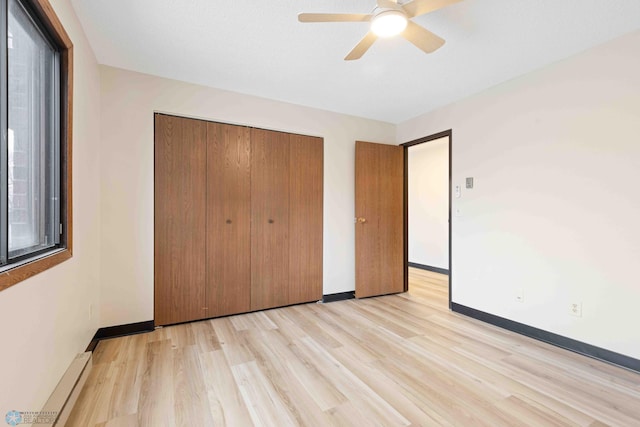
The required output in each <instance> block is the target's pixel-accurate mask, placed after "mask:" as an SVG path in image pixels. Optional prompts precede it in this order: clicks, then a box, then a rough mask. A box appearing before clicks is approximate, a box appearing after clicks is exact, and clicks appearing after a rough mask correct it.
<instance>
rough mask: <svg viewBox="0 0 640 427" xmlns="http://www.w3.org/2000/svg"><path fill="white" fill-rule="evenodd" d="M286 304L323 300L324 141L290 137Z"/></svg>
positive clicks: (305, 137) (299, 136) (297, 136)
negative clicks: (287, 287) (287, 286)
mask: <svg viewBox="0 0 640 427" xmlns="http://www.w3.org/2000/svg"><path fill="white" fill-rule="evenodd" d="M289 138H290V174H289V206H290V210H289V301H288V303H289V304H298V303H301V302H308V301H318V300H320V299H322V197H323V193H322V188H323V183H322V180H323V140H322V138H314V137H311V136H303V135H293V134H292V135H290V137H289Z"/></svg>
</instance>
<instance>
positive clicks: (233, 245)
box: [203, 123, 251, 317]
mask: <svg viewBox="0 0 640 427" xmlns="http://www.w3.org/2000/svg"><path fill="white" fill-rule="evenodd" d="M249 138H250V130H249V128H246V127H241V126H233V125H225V124H219V123H208V124H207V193H206V194H207V228H206V236H207V287H206V301H207V317H215V316H224V315H227V314H234V313H242V312H246V311H249V310H250V309H251V227H250V221H251V218H250V215H251V167H250V153H251V150H250V141H249ZM203 233H204V230H203Z"/></svg>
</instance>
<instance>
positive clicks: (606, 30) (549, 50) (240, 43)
mask: <svg viewBox="0 0 640 427" xmlns="http://www.w3.org/2000/svg"><path fill="white" fill-rule="evenodd" d="M72 3H73V5H74V7H75V9H76V12H77V14H78V16H79V18H80V21H81V22H82V25H83V26H84V29H85V32H86V34H87V36H88V38H89V41H90V43H91V45H92V47H93V49H94V51H95V54H96V56H97V58H98V61H99V62H100V63H101V64H106V65H110V66H114V67H119V68H125V69H129V70H134V71H139V72H143V73H148V74H154V75H157V76H162V77H167V78H173V79H178V80H183V81H187V82H192V83H198V84H202V85H206V86H212V87H216V88H221V89H227V90H232V91H236V92H242V93H247V94H251V95H257V96H261V97H266V98H271V99H277V100H282V101H287V102H291V103H295V104H301V105H307V106H311V107H316V108H321V109H325V110H330V111H336V112H340V113H346V114H351V115H355V116H361V117H367V118H372V119H378V120H382V121H387V122H391V123H398V122H401V121H404V120H406V119H409V118H411V117H414V116H417V115H419V114H422V113H425V112H427V111H430V110H433V109H435V108H437V107H439V106H442V105H446V104H449V103H451V102H454V101H456V100H458V99H461V98H464V97H466V96H469V95H471V94H473V93H476V92H479V91H481V90H483V89H485V88H488V87H490V86H493V85H495V84H497V83H500V82H503V81H506V80H509V79H511V78H514V77H516V76H519V75H522V74H524V73H527V72H529V71H532V70H534V69H537V68H540V67H543V66H545V65H547V64H550V63H552V62H555V61H558V60H560V59H563V58H566V57H568V56H570V55H573V54H575V53H578V52H581V51H583V50H585V49H588V48H589V47H592V46H595V45H598V44H601V43H603V42H605V41H607V40H610V39H613V38H615V37H617V36H620V35H623V34H626V33H629V32H632V31H635V30H639V29H640V0H466V1H463V2H461V3H457V4H454V5H452V6H449V7H447V8H445V9H442V10H439V11H437V12H434V13H431V14H428V15H424V16H420V17H417V18H415V19H414V20H415V21H416V22H417V23H419V24H421V25H423V26H425V27H427V28H428V29H429V30H431V31H433V32H435V33H436V34H438V35H440V36H441V37H443V38H444V39H446V40H447V43H446V44H445V45H444V47H442V48H441V49H440V50H438V51H436V52H435V53H433V54H431V55H426V54H424V53H422V52H421V51H419V50H418V49H417V48H416V47H414V46H413V45H411V44H410V43H409V42H407V41H405V40H404V39H401V38H398V39H390V40H389V39H387V40H379V41H377V42H376V43H375V44H374V45H373V47H372V48H371V49H370V50H369V51H368V52H367V53H366V54H365V55H364V56H363V58H362V59H360V60H357V61H344V60H343V58H344V56H345V55H346V54H347V53H348V52H349V51H350V50H351V49H352V48H353V46H354V45H355V44H356V43H357V42H358V41H359V40H360V39H361V38H362V37H363V36H364V34H365V33H366V32H367V29H368V26H367V25H368V24H366V23H324V24H302V23H299V22H298V21H297V14H298V13H300V12H346V13H368V12H370V11H371V10H372V9H373V7H374V5H375V0H304V1H301V0H269V1H267V0H228V1H221V0H182V1H179V0H72ZM401 3H402V2H401ZM638 53H639V54H640V46H639V47H638Z"/></svg>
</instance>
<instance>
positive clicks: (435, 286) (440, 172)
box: [401, 130, 452, 309]
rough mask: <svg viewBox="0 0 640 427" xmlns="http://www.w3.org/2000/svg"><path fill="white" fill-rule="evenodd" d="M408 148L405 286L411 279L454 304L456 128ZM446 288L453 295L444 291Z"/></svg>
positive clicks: (405, 150)
mask: <svg viewBox="0 0 640 427" xmlns="http://www.w3.org/2000/svg"><path fill="white" fill-rule="evenodd" d="M401 145H402V146H403V147H404V155H405V161H404V180H405V185H404V191H405V197H404V200H405V207H404V217H405V227H404V230H405V239H404V245H405V248H404V250H405V261H406V263H405V269H406V274H405V278H406V280H405V291H408V290H409V286H410V284H411V283H414V284H416V286H419V287H420V288H421V290H424V291H425V292H429V293H433V294H434V295H440V297H441V298H442V299H443V301H446V302H445V303H446V304H448V307H449V309H450V308H451V301H452V295H451V294H452V292H451V289H452V286H451V282H452V281H451V271H452V270H451V265H452V260H451V194H452V188H451V186H452V182H451V169H452V168H451V165H452V151H451V147H452V131H451V130H447V131H444V132H440V133H437V134H434V135H430V136H427V137H424V138H419V139H416V140H413V141H409V142H407V143H404V144H401ZM443 293H446V294H448V295H446V298H445V295H443Z"/></svg>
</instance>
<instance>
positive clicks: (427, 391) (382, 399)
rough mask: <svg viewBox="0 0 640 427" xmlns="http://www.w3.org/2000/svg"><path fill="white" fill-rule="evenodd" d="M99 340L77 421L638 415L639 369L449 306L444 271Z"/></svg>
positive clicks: (616, 421)
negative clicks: (395, 289)
mask: <svg viewBox="0 0 640 427" xmlns="http://www.w3.org/2000/svg"><path fill="white" fill-rule="evenodd" d="M409 283H410V285H409V286H410V288H409V292H407V293H403V294H396V295H389V296H384V297H376V298H369V299H364V300H348V301H339V302H334V303H328V304H315V303H314V304H304V305H298V306H291V307H283V308H278V309H273V310H268V311H261V312H254V313H248V314H242V315H237V316H229V317H223V318H216V319H211V320H205V321H200V322H194V323H187V324H181V325H175V326H170V327H165V328H161V329H157V330H155V331H154V332H151V333H148V334H140V335H132V336H128V337H122V338H114V339H109V340H103V341H101V342H100V343H99V344H98V346H97V348H96V350H95V352H94V355H93V363H94V367H93V370H92V372H91V374H90V376H89V378H88V380H87V382H86V384H85V386H84V389H83V391H82V393H81V394H80V397H79V398H78V401H77V403H76V406H75V408H74V410H73V412H72V413H71V416H70V418H69V422H68V423H67V425H68V426H81V427H89V426H100V427H111V426H125V427H127V426H153V427H156V426H189V427H192V426H194V427H198V426H204V427H208V426H241V427H244V426H251V425H258V426H277V427H280V426H312V427H313V426H319V427H324V426H358V427H359V426H409V425H411V426H435V425H438V426H440V425H450V426H474V425H479V426H491V427H494V426H509V427H511V426H536V427H537V426H585V427H586V426H593V427H600V426H604V425H611V426H625V427H626V426H635V425H638V426H640V375H639V374H637V373H635V372H631V371H628V370H625V369H622V368H618V367H616V366H612V365H609V364H606V363H603V362H601V361H598V360H593V359H589V358H586V357H583V356H580V355H578V354H575V353H572V352H569V351H565V350H562V349H559V348H556V347H553V346H551V345H548V344H546V343H543V342H539V341H535V340H532V339H530V338H527V337H524V336H521V335H518V334H515V333H513V332H510V331H507V330H504V329H500V328H497V327H495V326H493V325H489V324H486V323H483V322H479V321H477V320H475V319H471V318H469V317H466V316H462V315H460V314H457V313H452V312H450V311H449V309H448V294H447V292H448V282H447V276H443V275H440V274H438V273H434V272H429V271H422V270H417V269H413V268H411V269H410V278H409Z"/></svg>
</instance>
